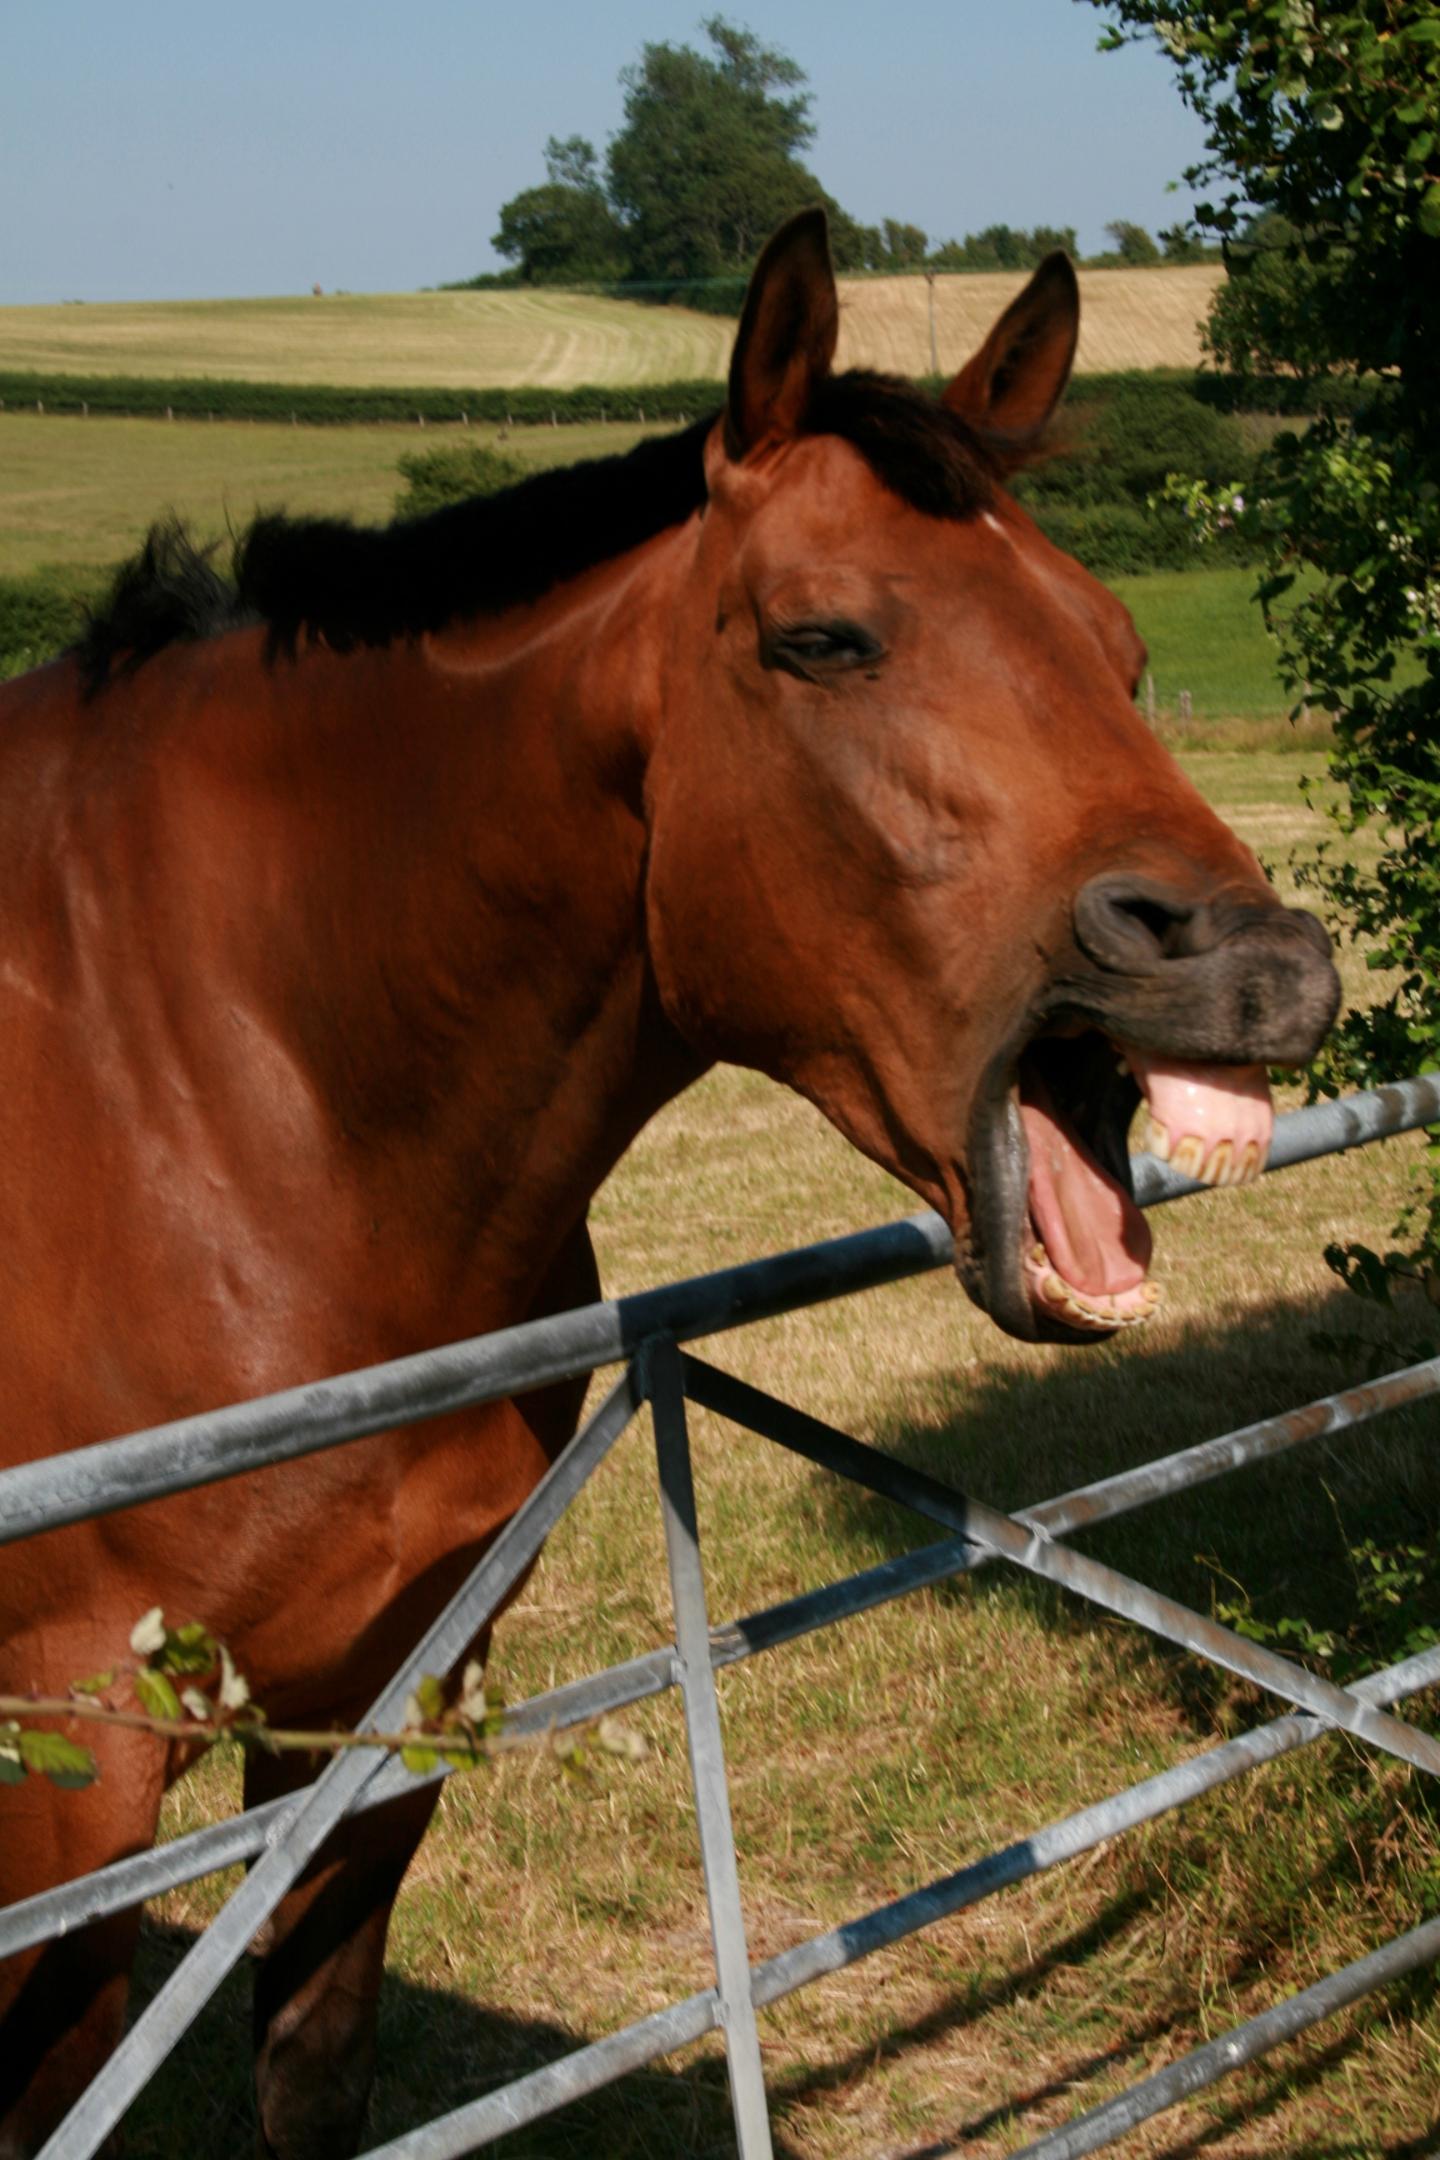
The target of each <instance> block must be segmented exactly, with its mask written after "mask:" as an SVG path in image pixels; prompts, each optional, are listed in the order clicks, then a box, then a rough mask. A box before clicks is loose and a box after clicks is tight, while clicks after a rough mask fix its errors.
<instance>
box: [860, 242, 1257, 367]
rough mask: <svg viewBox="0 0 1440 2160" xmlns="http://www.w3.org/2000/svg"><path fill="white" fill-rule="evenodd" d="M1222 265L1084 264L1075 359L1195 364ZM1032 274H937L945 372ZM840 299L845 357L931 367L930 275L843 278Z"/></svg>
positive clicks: (870, 363)
mask: <svg viewBox="0 0 1440 2160" xmlns="http://www.w3.org/2000/svg"><path fill="white" fill-rule="evenodd" d="M1224 275H1225V272H1224V270H1223V268H1222V267H1221V265H1220V264H1218V263H1187V264H1183V265H1180V266H1178V267H1175V268H1171V269H1158V270H1082V271H1081V272H1080V349H1079V352H1078V354H1077V356H1076V362H1075V364H1076V367H1077V368H1078V369H1079V370H1080V372H1081V373H1082V374H1092V375H1098V374H1104V373H1106V372H1107V371H1109V370H1110V369H1113V368H1158V367H1178V368H1185V367H1195V366H1196V365H1197V364H1198V362H1199V359H1200V325H1201V323H1202V322H1203V321H1204V320H1205V317H1206V315H1207V314H1208V313H1209V308H1210V300H1211V295H1212V294H1213V293H1214V291H1215V289H1216V287H1217V286H1218V285H1219V284H1220V282H1221V281H1222V279H1223V278H1224ZM1025 277H1026V273H1024V272H1021V271H1016V272H1001V271H996V272H994V273H990V272H979V273H976V274H974V275H964V276H954V277H937V278H936V280H935V339H936V346H937V350H938V353H939V360H940V372H941V373H942V374H944V373H948V372H950V371H951V370H953V369H955V368H958V367H959V366H960V365H961V363H962V362H963V361H965V360H968V359H969V357H970V355H971V353H973V352H975V351H977V350H978V349H979V347H980V345H981V344H982V343H983V342H984V339H985V335H986V333H987V331H988V330H989V328H990V326H991V324H992V323H993V322H994V321H995V320H996V318H997V316H999V315H1000V314H1001V313H1003V311H1004V310H1005V308H1007V307H1008V306H1009V304H1010V302H1011V301H1012V300H1013V299H1014V298H1015V296H1016V294H1017V293H1018V292H1019V291H1020V290H1021V288H1022V287H1023V285H1024V284H1025ZM840 307H841V314H840V322H841V330H840V358H841V360H842V361H843V362H844V364H845V365H846V366H847V367H876V368H888V369H889V370H891V371H892V372H893V373H895V374H900V375H927V374H929V373H930V320H929V297H928V292H927V288H926V282H925V280H924V278H918V277H917V278H876V279H870V278H842V279H841V280H840Z"/></svg>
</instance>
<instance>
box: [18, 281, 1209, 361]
mask: <svg viewBox="0 0 1440 2160" xmlns="http://www.w3.org/2000/svg"><path fill="white" fill-rule="evenodd" d="M1222 275H1223V273H1222V272H1221V271H1220V270H1219V269H1218V267H1217V266H1215V265H1213V264H1198V265H1189V266H1184V267H1181V268H1176V269H1164V268H1161V269H1156V270H1087V271H1082V272H1081V274H1080V284H1081V294H1082V326H1081V332H1080V352H1079V363H1078V364H1079V366H1080V367H1081V368H1082V369H1089V370H1103V369H1107V368H1124V367H1192V366H1194V364H1195V362H1196V361H1197V360H1198V359H1199V356H1200V347H1199V337H1198V325H1199V323H1200V321H1201V320H1202V318H1203V317H1204V315H1205V313H1206V311H1207V309H1208V306H1209V302H1210V295H1211V293H1212V292H1213V290H1214V288H1215V285H1216V283H1217V281H1218V280H1219V278H1220V277H1221V276H1222ZM1023 283H1024V278H1023V277H1022V276H1020V275H1013V276H1012V275H1005V274H998V273H997V274H995V275H989V274H985V275H979V276H974V277H940V278H937V279H936V281H935V320H936V336H937V343H938V347H939V353H940V364H941V366H942V367H943V368H955V367H958V366H959V365H960V363H961V361H963V360H965V359H968V357H969V356H970V354H971V353H972V352H974V351H975V350H976V348H977V346H978V345H979V344H980V342H981V340H982V339H983V338H984V336H985V333H986V331H987V330H988V329H989V327H990V325H991V323H992V322H993V321H994V320H995V318H996V316H997V315H999V314H1000V312H1001V311H1002V309H1003V308H1005V307H1006V306H1007V305H1008V304H1009V302H1010V301H1011V300H1012V299H1013V298H1014V297H1015V294H1016V293H1017V292H1018V291H1019V289H1020V287H1021V285H1022V284H1023ZM841 303H842V305H841V344H840V353H841V360H842V362H843V364H844V365H845V366H847V367H879V368H891V369H894V370H896V371H898V372H900V373H904V374H917V373H925V372H927V371H928V370H929V367H930V333H929V315H928V298H927V289H926V284H925V280H924V279H923V278H846V279H842V280H841ZM734 334H735V326H734V323H733V322H730V321H727V320H725V319H723V318H721V317H717V316H712V315H698V314H695V313H693V312H692V311H690V310H689V309H686V308H669V307H645V306H642V305H640V304H639V303H637V302H635V301H627V300H607V299H603V298H599V297H596V296H591V295H588V294H583V293H561V292H528V293H521V292H459V293H453V292H444V293H385V294H363V295H362V294H336V295H326V296H325V297H324V298H323V299H315V298H305V299H278V300H188V301H165V302H162V301H153V302H148V303H121V302H114V301H107V302H104V303H102V304H100V305H97V306H85V307H80V306H68V307H6V308H0V367H9V368H33V369H56V370H61V371H63V372H65V373H68V374H74V375H148V376H154V375H160V376H194V375H215V376H227V377H235V378H238V379H240V380H242V381H245V382H295V383H339V384H365V385H370V384H383V383H394V384H402V385H410V384H415V385H421V384H434V385H437V386H439V387H442V388H443V387H447V386H454V387H456V388H475V389H484V388H487V387H489V386H491V385H496V384H499V385H504V384H517V385H518V384H522V383H525V384H535V385H539V386H541V387H548V388H556V389H558V388H561V387H564V386H566V385H569V384H573V383H626V384H629V383H649V382H667V381H676V380H681V379H686V380H688V379H692V378H696V379H700V378H709V379H711V380H714V381H717V382H718V381H720V380H721V379H722V378H723V376H724V374H725V370H726V367H727V365H728V362H729V356H730V345H731V342H732V340H733V338H734Z"/></svg>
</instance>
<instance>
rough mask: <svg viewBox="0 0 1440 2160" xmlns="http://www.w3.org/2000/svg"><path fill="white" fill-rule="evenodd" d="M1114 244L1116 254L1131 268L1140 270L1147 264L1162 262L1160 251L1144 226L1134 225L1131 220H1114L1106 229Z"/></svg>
mask: <svg viewBox="0 0 1440 2160" xmlns="http://www.w3.org/2000/svg"><path fill="white" fill-rule="evenodd" d="M1105 230H1106V232H1107V233H1109V235H1110V238H1111V240H1112V242H1113V243H1114V248H1115V253H1116V254H1117V255H1118V256H1119V258H1120V260H1121V262H1122V263H1125V264H1126V265H1127V266H1128V267H1129V268H1132V269H1138V268H1140V267H1141V266H1142V265H1144V264H1146V263H1155V262H1159V260H1160V250H1159V248H1158V247H1156V245H1155V242H1154V241H1153V240H1152V239H1151V237H1150V235H1149V233H1148V232H1146V230H1145V227H1144V226H1143V225H1136V224H1134V223H1132V221H1131V220H1130V219H1129V218H1112V219H1111V221H1110V223H1109V224H1108V225H1107V226H1106V227H1105Z"/></svg>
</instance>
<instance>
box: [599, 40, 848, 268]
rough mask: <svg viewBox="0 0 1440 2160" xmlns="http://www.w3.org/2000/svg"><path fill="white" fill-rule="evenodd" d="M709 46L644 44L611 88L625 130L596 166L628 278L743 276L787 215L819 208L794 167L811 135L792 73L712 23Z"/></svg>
mask: <svg viewBox="0 0 1440 2160" xmlns="http://www.w3.org/2000/svg"><path fill="white" fill-rule="evenodd" d="M702 28H703V29H704V32H705V35H706V37H707V38H708V40H709V42H710V46H711V51H710V52H709V53H700V52H696V51H694V50H693V49H692V47H690V46H688V45H646V46H645V47H644V49H643V51H642V53H641V56H640V59H639V60H638V61H637V62H636V63H635V65H634V66H633V67H628V68H626V69H625V70H624V71H623V73H622V74H621V77H620V80H621V83H622V85H623V86H624V90H625V107H624V122H623V125H622V126H621V128H620V131H619V133H618V134H617V135H616V136H615V137H614V139H613V140H612V142H611V144H610V150H609V155H608V158H607V160H606V166H607V172H608V175H609V186H610V200H611V202H612V204H613V205H614V208H615V211H616V213H617V215H618V216H619V218H620V221H621V223H622V224H623V226H624V228H625V236H626V246H627V251H628V256H629V264H630V275H631V276H632V277H635V278H640V279H646V278H654V279H668V278H706V277H723V276H725V275H727V274H729V275H732V276H735V275H743V274H744V272H745V271H746V270H747V269H748V268H749V266H750V264H751V263H752V262H753V260H754V258H755V256H756V254H757V253H758V251H759V249H760V247H761V246H762V244H763V243H764V241H765V239H766V237H767V236H768V235H769V233H771V232H772V231H773V230H774V228H775V226H776V225H778V224H780V223H781V221H782V220H783V219H784V218H786V217H788V216H789V215H790V214H791V212H792V211H795V210H799V209H801V208H803V206H804V205H805V204H806V203H812V202H818V201H823V200H825V199H826V198H825V191H824V189H823V188H822V187H821V186H820V183H819V181H818V180H817V179H816V178H815V176H814V174H813V173H812V172H810V171H809V170H808V169H807V168H806V167H805V166H804V165H803V164H801V162H800V152H801V151H802V150H804V149H805V148H806V147H807V146H808V144H809V143H810V141H811V140H812V138H813V135H814V132H815V131H814V127H813V125H812V123H811V121H810V117H809V112H810V98H809V95H808V93H806V92H805V91H804V90H803V89H802V88H801V85H802V84H803V83H804V80H805V77H804V75H803V73H802V72H801V69H800V67H799V66H798V64H797V63H796V62H795V61H794V60H792V59H790V57H789V56H788V55H787V54H785V53H782V52H778V51H775V50H773V49H772V48H771V47H769V46H767V45H762V44H761V42H760V40H759V39H758V38H757V37H755V36H754V35H753V33H752V32H750V31H748V30H740V29H737V28H736V27H735V26H734V25H733V24H732V23H729V22H727V21H726V20H725V18H724V17H723V16H721V15H712V16H709V17H708V18H707V19H706V21H705V22H704V23H703V25H702Z"/></svg>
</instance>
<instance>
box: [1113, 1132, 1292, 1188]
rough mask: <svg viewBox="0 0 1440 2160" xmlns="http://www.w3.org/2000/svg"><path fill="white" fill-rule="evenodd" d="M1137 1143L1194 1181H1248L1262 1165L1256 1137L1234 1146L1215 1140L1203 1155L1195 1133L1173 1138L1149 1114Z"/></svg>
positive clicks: (1230, 1142) (1208, 1182)
mask: <svg viewBox="0 0 1440 2160" xmlns="http://www.w3.org/2000/svg"><path fill="white" fill-rule="evenodd" d="M1140 1144H1141V1146H1142V1147H1143V1148H1144V1149H1145V1150H1146V1151H1147V1152H1148V1153H1149V1154H1151V1155H1153V1156H1154V1157H1155V1158H1156V1160H1157V1161H1159V1162H1163V1163H1169V1165H1170V1167H1171V1168H1172V1169H1173V1170H1178V1171H1179V1173H1180V1175H1181V1176H1182V1177H1187V1178H1190V1179H1191V1180H1192V1181H1193V1182H1194V1183H1195V1184H1197V1185H1249V1184H1252V1183H1253V1182H1254V1180H1255V1179H1256V1178H1258V1177H1259V1175H1260V1172H1261V1169H1262V1168H1263V1166H1264V1160H1265V1156H1264V1150H1263V1149H1262V1148H1261V1145H1260V1143H1259V1141H1258V1140H1246V1141H1243V1142H1242V1143H1241V1144H1240V1145H1239V1147H1238V1148H1237V1146H1236V1144H1235V1142H1234V1141H1233V1140H1230V1139H1228V1138H1227V1139H1223V1140H1217V1141H1216V1142H1215V1145H1214V1146H1213V1147H1212V1148H1211V1150H1210V1153H1209V1154H1208V1155H1207V1154H1206V1152H1205V1142H1204V1141H1203V1140H1202V1139H1201V1138H1200V1136H1199V1134H1198V1133H1185V1134H1182V1136H1181V1137H1180V1139H1178V1140H1176V1139H1173V1138H1172V1136H1171V1134H1170V1132H1169V1129H1168V1128H1167V1127H1166V1126H1164V1125H1161V1124H1160V1123H1158V1121H1157V1120H1156V1119H1155V1118H1153V1117H1150V1116H1147V1117H1146V1119H1145V1124H1144V1128H1143V1130H1142V1132H1141V1135H1140Z"/></svg>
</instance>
